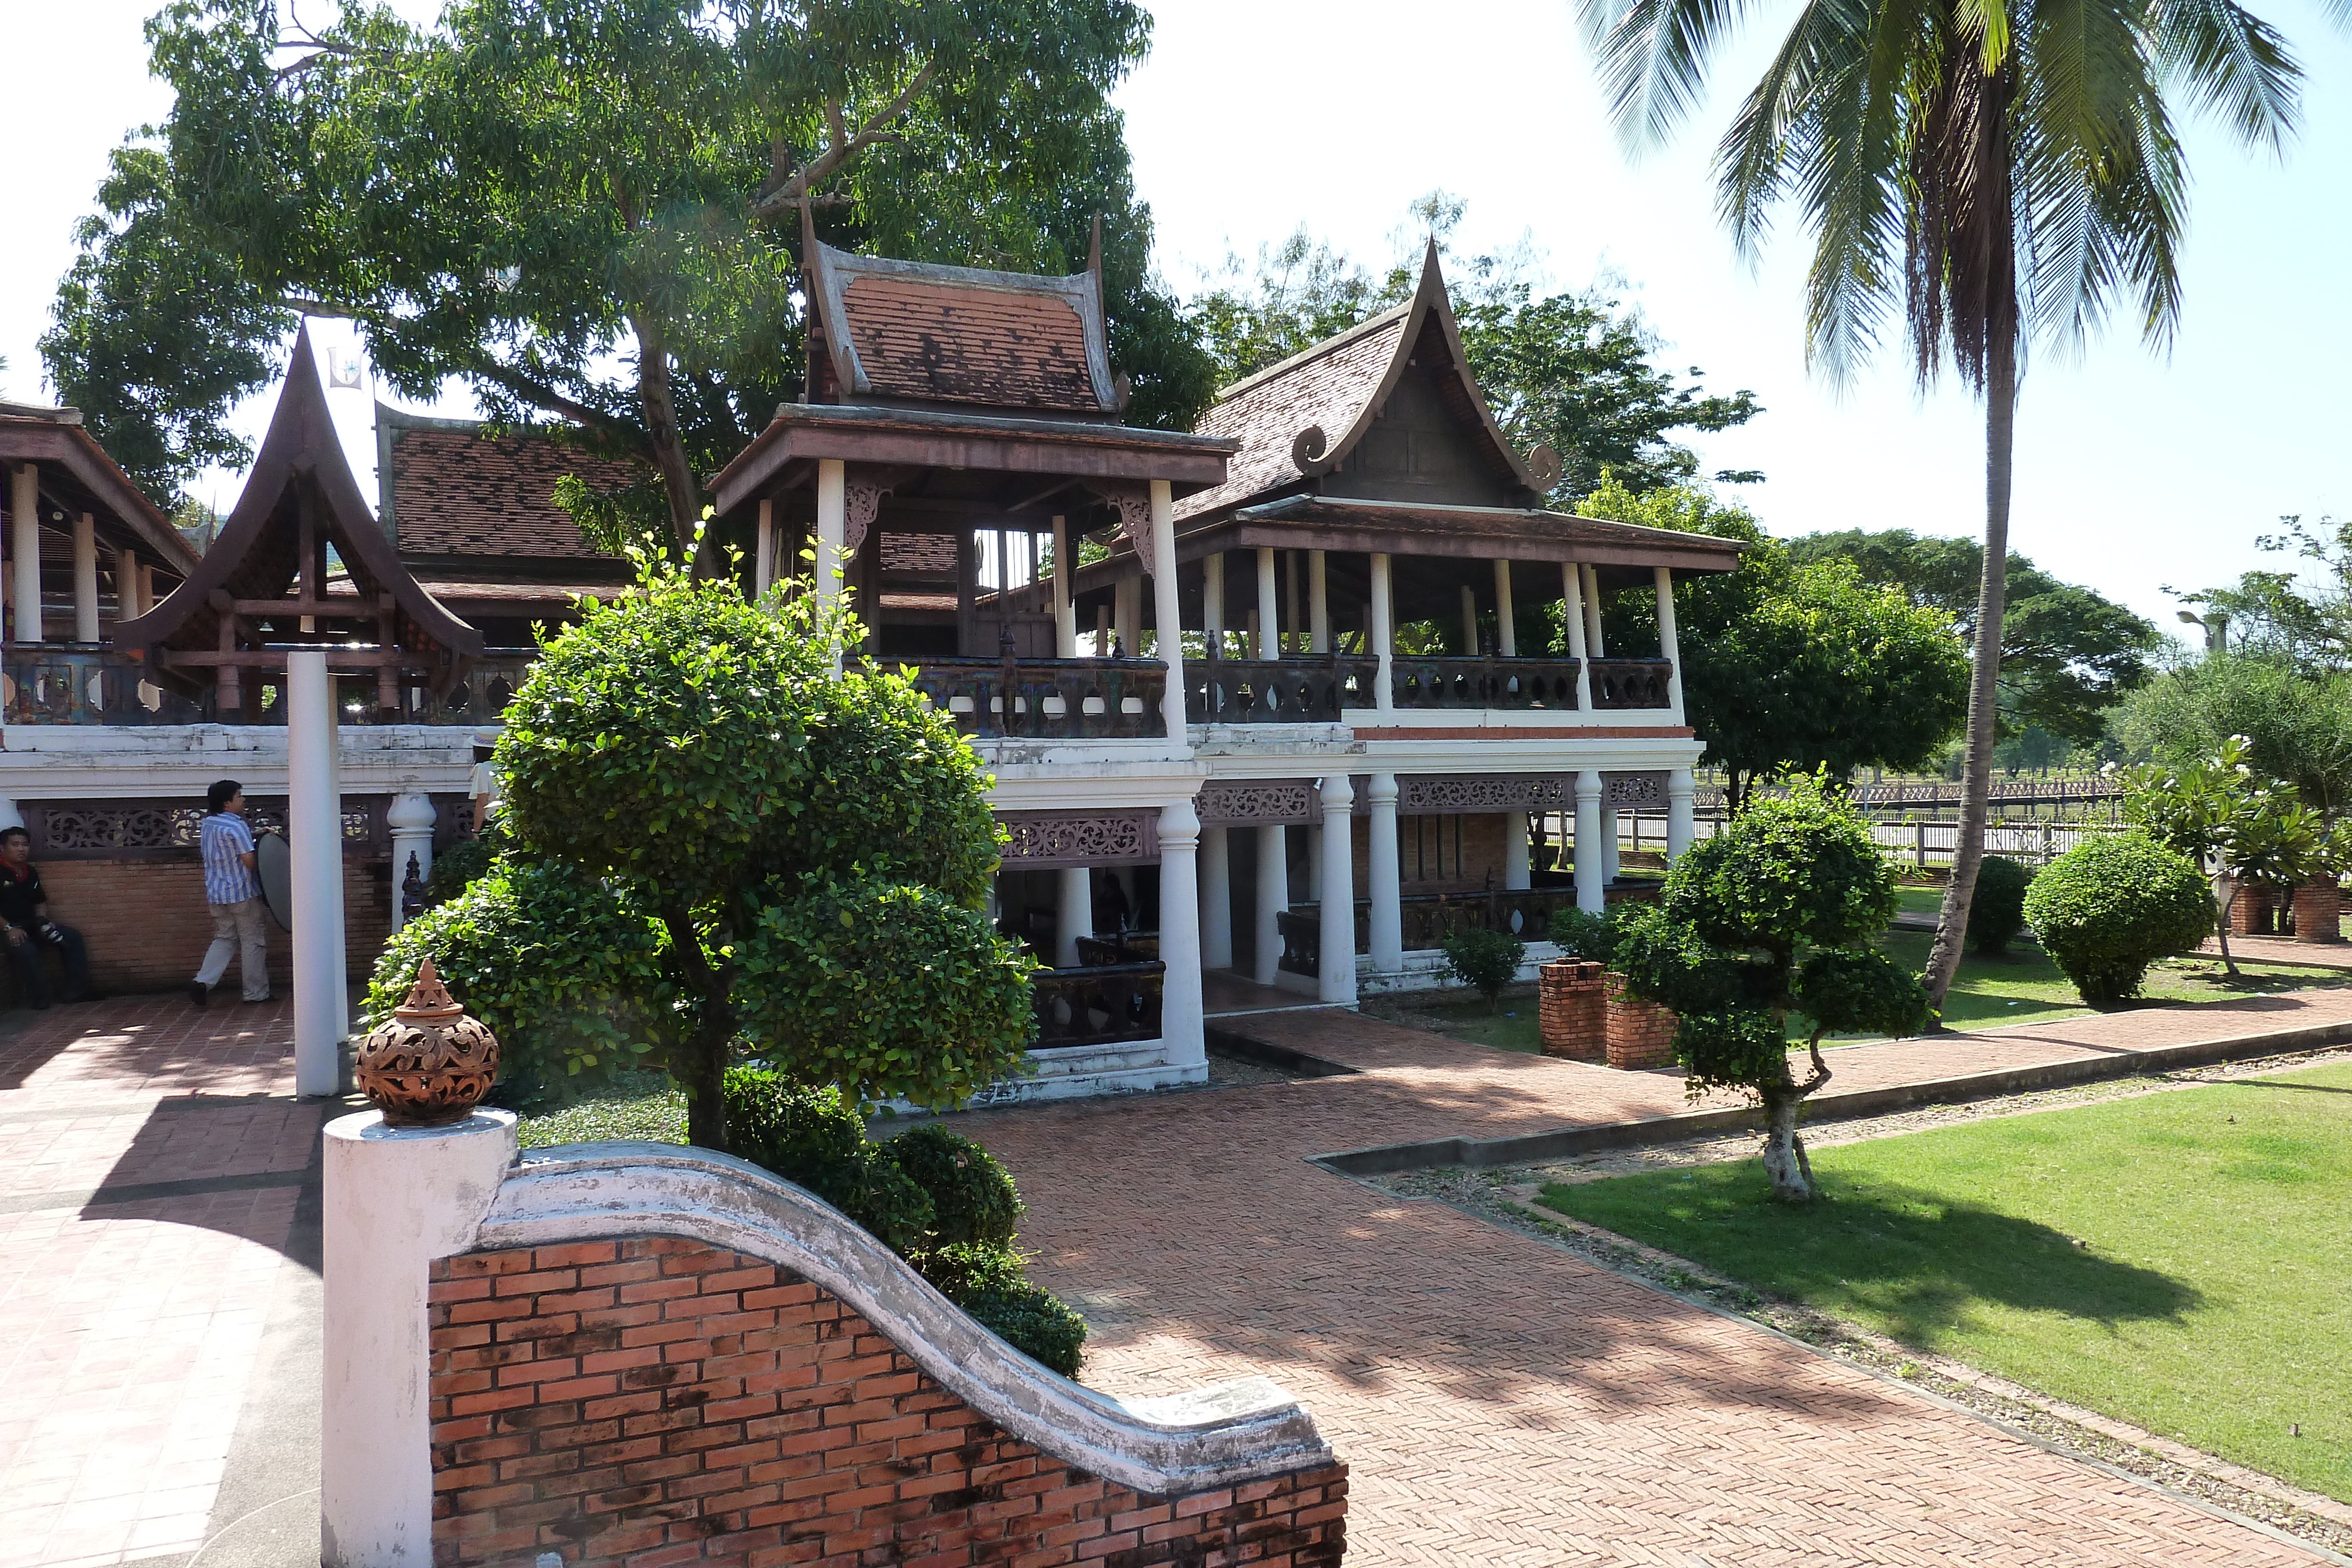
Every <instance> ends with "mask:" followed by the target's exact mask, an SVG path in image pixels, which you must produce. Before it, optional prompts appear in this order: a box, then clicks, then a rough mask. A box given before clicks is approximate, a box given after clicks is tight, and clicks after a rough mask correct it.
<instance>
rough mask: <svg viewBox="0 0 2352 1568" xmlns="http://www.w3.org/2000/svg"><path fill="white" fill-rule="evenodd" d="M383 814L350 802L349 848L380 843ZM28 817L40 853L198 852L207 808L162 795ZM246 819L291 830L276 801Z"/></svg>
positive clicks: (124, 855) (346, 817)
mask: <svg viewBox="0 0 2352 1568" xmlns="http://www.w3.org/2000/svg"><path fill="white" fill-rule="evenodd" d="M378 814H379V812H378V809H377V807H375V806H373V805H370V804H369V803H367V802H365V801H360V802H356V803H354V802H351V801H346V802H345V804H344V807H343V812H342V821H343V844H344V847H345V848H347V849H353V848H370V847H380V846H377V845H376V840H377V838H378V836H379V835H378V834H377V832H376V817H377V815H378ZM24 816H25V827H26V831H28V832H29V833H30V834H31V835H32V839H33V853H34V855H35V856H36V857H43V856H48V857H54V858H57V859H59V860H114V859H137V858H142V857H146V856H152V855H171V854H174V853H181V852H194V850H196V849H197V848H198V847H199V844H200V842H201V834H202V829H203V823H204V820H205V809H204V808H203V807H202V806H188V805H183V804H181V803H179V802H178V801H159V800H91V801H83V800H72V801H65V800H58V801H38V802H36V801H27V802H26V803H25V807H24ZM245 821H246V825H247V827H249V828H251V829H252V830H253V831H254V832H255V833H256V834H261V833H271V832H274V833H284V832H285V831H286V810H285V808H284V807H282V806H279V805H278V804H276V803H274V802H273V803H271V804H269V805H261V804H248V805H247V808H246V813H245Z"/></svg>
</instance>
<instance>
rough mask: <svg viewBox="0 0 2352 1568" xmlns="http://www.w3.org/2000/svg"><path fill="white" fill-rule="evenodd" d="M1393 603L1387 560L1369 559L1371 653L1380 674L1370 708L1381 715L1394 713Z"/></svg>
mask: <svg viewBox="0 0 2352 1568" xmlns="http://www.w3.org/2000/svg"><path fill="white" fill-rule="evenodd" d="M1395 611H1396V601H1395V598H1394V597H1393V595H1392V594H1391V592H1390V584H1389V558H1388V557H1386V556H1384V555H1375V556H1373V557H1372V652H1373V653H1376V654H1378V655H1379V656H1380V661H1381V669H1380V674H1378V675H1376V676H1375V677H1373V679H1374V683H1375V685H1376V686H1377V689H1376V690H1375V691H1374V692H1373V693H1372V697H1373V702H1372V706H1373V707H1374V708H1375V709H1376V710H1377V711H1379V712H1381V713H1394V712H1395V711H1396V613H1395Z"/></svg>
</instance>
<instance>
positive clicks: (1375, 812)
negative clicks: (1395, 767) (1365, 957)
mask: <svg viewBox="0 0 2352 1568" xmlns="http://www.w3.org/2000/svg"><path fill="white" fill-rule="evenodd" d="M1364 795H1365V800H1366V801H1367V803H1368V804H1369V806H1370V810H1369V812H1368V813H1367V815H1366V820H1365V822H1364V828H1365V833H1366V837H1367V843H1366V846H1365V847H1366V849H1367V851H1368V853H1367V855H1366V856H1365V859H1366V862H1367V863H1366V865H1365V868H1364V884H1365V885H1364V893H1365V896H1366V897H1368V898H1369V899H1370V901H1371V905H1372V907H1371V922H1370V923H1371V931H1370V936H1371V941H1370V948H1371V959H1372V973H1374V974H1376V975H1393V974H1395V973H1396V972H1397V971H1398V970H1400V969H1402V968H1403V967H1404V903H1403V888H1402V878H1401V877H1400V876H1399V874H1398V872H1399V868H1398V865H1397V781H1396V775H1395V774H1393V773H1375V774H1373V775H1372V777H1371V782H1370V785H1369V786H1368V787H1367V788H1366V789H1365V791H1364Z"/></svg>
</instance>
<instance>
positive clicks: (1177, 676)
mask: <svg viewBox="0 0 2352 1568" xmlns="http://www.w3.org/2000/svg"><path fill="white" fill-rule="evenodd" d="M1151 559H1152V562H1153V564H1154V565H1156V566H1157V567H1158V569H1159V570H1158V571H1157V572H1156V573H1155V574H1154V576H1153V577H1152V579H1151V592H1152V601H1151V619H1152V621H1153V622H1154V623H1155V624H1156V625H1158V626H1159V628H1160V659H1161V660H1162V661H1163V662H1164V663H1165V664H1167V665H1168V695H1167V697H1166V698H1165V699H1164V700H1163V701H1162V702H1161V704H1160V707H1161V709H1162V711H1164V712H1165V713H1166V715H1167V716H1168V738H1169V739H1171V740H1172V741H1174V742H1175V743H1176V744H1177V745H1179V746H1181V745H1183V744H1184V609H1183V601H1182V600H1181V599H1180V598H1178V597H1177V593H1176V496H1175V491H1174V490H1173V489H1172V488H1171V486H1170V485H1169V482H1168V481H1167V480H1165V479H1154V480H1152V481H1151ZM1184 810H1186V811H1188V812H1189V811H1191V810H1192V808H1191V807H1190V806H1187V807H1185V808H1184ZM1192 831H1193V835H1194V837H1195V838H1196V839H1197V838H1198V837H1199V834H1200V831H1201V827H1200V821H1199V819H1198V818H1197V817H1196V818H1194V820H1193V823H1192ZM1186 863H1187V864H1188V865H1189V864H1190V863H1191V856H1190V854H1189V852H1188V854H1187V856H1186ZM1186 896H1187V897H1189V896H1191V895H1190V894H1187V895H1186ZM1199 969H1200V965H1199V963H1198V962H1197V961H1196V962H1195V963H1194V964H1193V970H1194V974H1193V984H1194V988H1196V989H1197V988H1198V987H1199V983H1200V975H1199ZM1206 1060H1207V1058H1206V1057H1203V1058H1202V1061H1206Z"/></svg>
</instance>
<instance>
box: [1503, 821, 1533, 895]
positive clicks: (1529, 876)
mask: <svg viewBox="0 0 2352 1568" xmlns="http://www.w3.org/2000/svg"><path fill="white" fill-rule="evenodd" d="M1534 885H1535V878H1534V875H1533V873H1531V872H1530V871H1529V870H1528V814H1527V813H1526V812H1525V811H1506V812H1504V813H1503V891H1505V892H1506V893H1518V892H1522V891H1524V890H1526V889H1527V888H1529V887H1532V886H1534Z"/></svg>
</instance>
